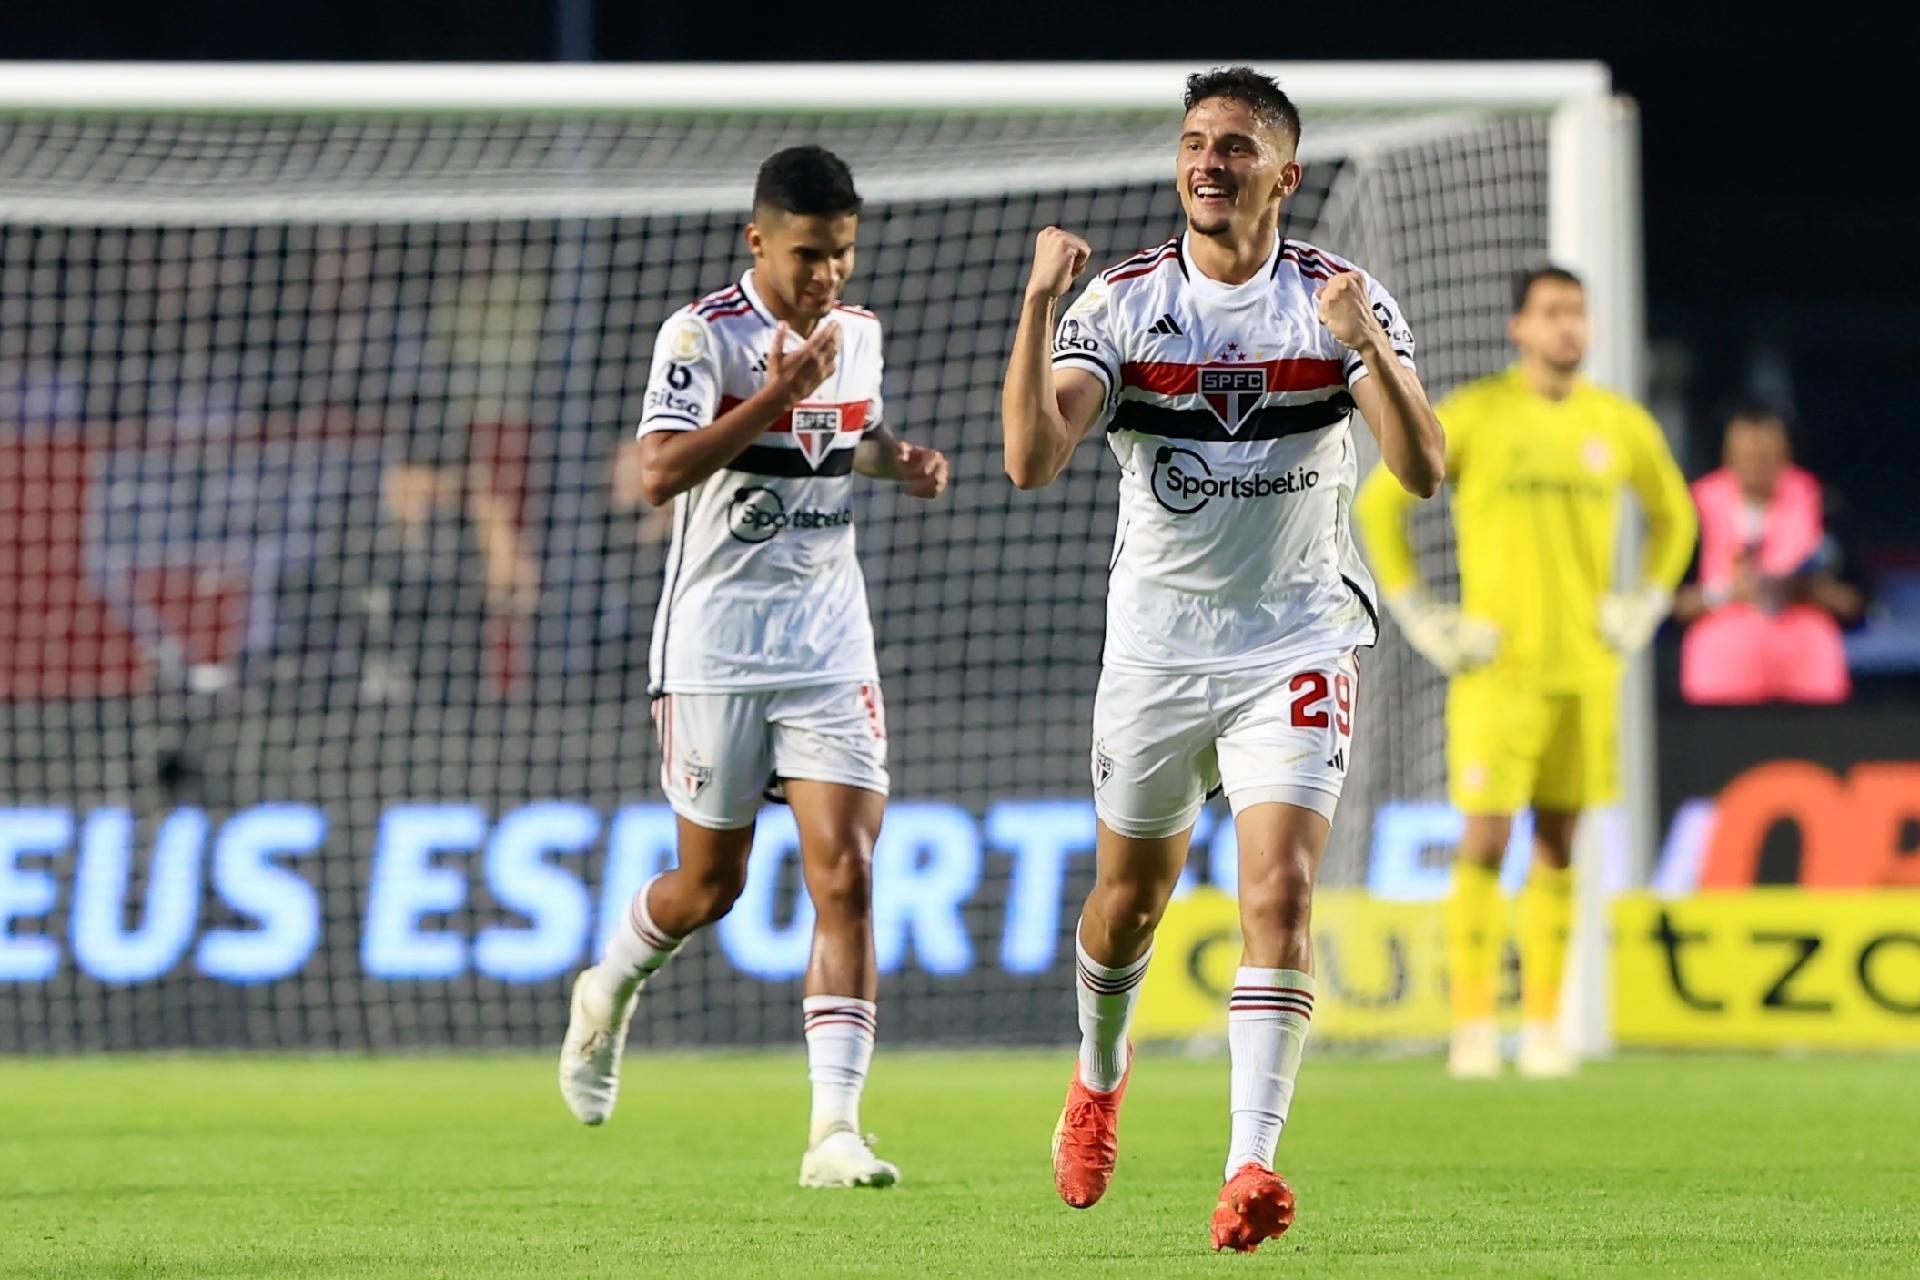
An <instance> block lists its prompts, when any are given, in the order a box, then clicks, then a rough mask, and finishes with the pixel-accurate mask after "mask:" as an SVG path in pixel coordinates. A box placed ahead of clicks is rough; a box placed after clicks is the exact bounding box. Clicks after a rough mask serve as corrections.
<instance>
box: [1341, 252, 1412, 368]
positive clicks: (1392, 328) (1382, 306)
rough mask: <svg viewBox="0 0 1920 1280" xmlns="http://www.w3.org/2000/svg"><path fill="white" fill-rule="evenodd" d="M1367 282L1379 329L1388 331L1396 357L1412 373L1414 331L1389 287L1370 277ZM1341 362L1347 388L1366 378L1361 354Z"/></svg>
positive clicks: (1364, 364)
mask: <svg viewBox="0 0 1920 1280" xmlns="http://www.w3.org/2000/svg"><path fill="white" fill-rule="evenodd" d="M1362 274H1364V273H1362ZM1366 280H1367V302H1368V304H1369V305H1371V306H1372V308H1373V315H1374V318H1375V319H1376V320H1378V321H1379V322H1380V327H1381V328H1382V329H1385V330H1386V331H1387V341H1388V342H1390V343H1391V344H1392V345H1393V354H1394V356H1395V357H1396V358H1397V359H1398V360H1399V361H1400V363H1401V364H1403V365H1405V366H1406V367H1407V368H1409V369H1412V368H1413V367H1414V363H1413V329H1412V327H1411V326H1410V325H1408V324H1407V318H1406V316H1404V315H1403V314H1401V311H1400V304H1399V303H1398V302H1395V301H1394V300H1393V295H1392V294H1390V293H1388V292H1387V289H1386V286H1385V285H1383V284H1381V283H1380V282H1379V281H1378V280H1375V279H1374V278H1373V277H1372V276H1367V277H1366ZM1342 359H1343V361H1344V370H1345V373H1346V377H1347V385H1348V386H1352V385H1353V384H1354V383H1356V382H1358V381H1360V379H1362V378H1364V377H1366V376H1367V373H1368V370H1367V363H1366V361H1364V360H1362V359H1361V358H1360V353H1359V352H1357V351H1348V352H1346V353H1345V354H1344V356H1343V357H1342Z"/></svg>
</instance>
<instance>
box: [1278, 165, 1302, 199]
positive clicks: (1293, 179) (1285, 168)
mask: <svg viewBox="0 0 1920 1280" xmlns="http://www.w3.org/2000/svg"><path fill="white" fill-rule="evenodd" d="M1305 176H1306V171H1305V170H1304V169H1302V168H1301V167H1300V162H1299V161H1298V160H1289V161H1287V162H1286V163H1285V164H1283V165H1281V166H1280V181H1279V183H1278V184H1277V185H1276V186H1275V187H1274V189H1273V194H1274V195H1276V196H1278V197H1279V198H1280V199H1282V200H1285V199H1288V198H1289V197H1291V196H1292V195H1293V193H1294V192H1296V191H1298V190H1299V189H1300V181H1301V179H1302V178H1303V177H1305Z"/></svg>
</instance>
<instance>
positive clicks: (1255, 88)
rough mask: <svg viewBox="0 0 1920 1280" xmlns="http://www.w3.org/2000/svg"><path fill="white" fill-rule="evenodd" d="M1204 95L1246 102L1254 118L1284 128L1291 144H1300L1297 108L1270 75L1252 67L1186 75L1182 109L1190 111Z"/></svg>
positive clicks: (1226, 68)
mask: <svg viewBox="0 0 1920 1280" xmlns="http://www.w3.org/2000/svg"><path fill="white" fill-rule="evenodd" d="M1208 98H1232V99H1233V100H1234V101H1236V102H1244V103H1246V104H1247V106H1248V107H1250V108H1252V110H1253V118H1254V119H1255V120H1258V121H1259V122H1260V123H1261V124H1263V125H1266V126H1267V127H1268V128H1273V129H1284V130H1285V131H1286V133H1287V136H1288V137H1289V138H1291V139H1293V144H1294V145H1295V146H1296V147H1297V146H1299V145H1300V108H1298V107H1296V106H1294V105H1293V99H1292V98H1289V97H1288V96H1287V95H1286V92H1285V91H1284V90H1282V89H1281V88H1280V84H1279V82H1278V81H1276V80H1275V79H1274V78H1273V77H1272V76H1263V75H1261V74H1260V73H1259V72H1258V71H1255V70H1254V69H1253V68H1252V67H1215V68H1214V69H1213V70H1211V71H1196V72H1194V73H1193V74H1192V75H1190V76H1188V77H1187V97H1186V104H1187V105H1186V109H1187V110H1188V111H1191V110H1193V109H1194V108H1195V107H1197V106H1199V105H1200V104H1201V103H1203V102H1205V101H1206V100H1207V99H1208Z"/></svg>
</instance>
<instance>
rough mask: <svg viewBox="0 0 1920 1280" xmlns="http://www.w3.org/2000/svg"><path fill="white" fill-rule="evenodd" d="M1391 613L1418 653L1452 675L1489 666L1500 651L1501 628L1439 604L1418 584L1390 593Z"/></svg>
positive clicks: (1388, 603)
mask: <svg viewBox="0 0 1920 1280" xmlns="http://www.w3.org/2000/svg"><path fill="white" fill-rule="evenodd" d="M1387 612H1389V613H1391V614H1392V615H1393V620H1394V621H1395V622H1397V623H1399V624H1400V630H1401V631H1402V632H1403V633H1405V635H1406V637H1407V643H1408V644H1410V645H1412V646H1413V648H1414V652H1416V653H1418V654H1419V655H1420V656H1421V657H1423V658H1425V659H1426V660H1427V661H1428V662H1431V663H1432V664H1433V665H1434V666H1436V667H1438V668H1440V670H1441V671H1442V672H1444V673H1446V674H1447V675H1449V676H1457V675H1459V674H1461V673H1462V672H1464V671H1471V670H1472V669H1473V668H1475V667H1482V666H1485V665H1486V664H1487V663H1489V662H1492V661H1493V658H1494V655H1495V654H1496V653H1498V652H1499V651H1500V629H1499V628H1498V627H1496V626H1494V625H1493V624H1492V623H1490V622H1482V621H1481V620H1479V619H1478V618H1469V617H1467V616H1466V615H1464V614H1462V613H1461V612H1460V611H1459V610H1458V609H1456V608H1454V607H1453V606H1452V605H1446V604H1436V603H1434V602H1433V601H1432V600H1430V599H1428V598H1427V593H1426V592H1424V591H1422V590H1421V589H1420V588H1418V587H1411V588H1408V589H1407V590H1405V591H1401V592H1397V593H1395V594H1394V595H1391V596H1388V597H1387Z"/></svg>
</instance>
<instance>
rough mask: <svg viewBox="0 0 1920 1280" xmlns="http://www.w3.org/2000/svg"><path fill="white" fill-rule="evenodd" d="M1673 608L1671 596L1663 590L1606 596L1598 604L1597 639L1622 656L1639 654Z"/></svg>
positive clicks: (1628, 592) (1660, 588)
mask: <svg viewBox="0 0 1920 1280" xmlns="http://www.w3.org/2000/svg"><path fill="white" fill-rule="evenodd" d="M1672 608H1673V593H1672V592H1671V591H1668V590H1667V589H1666V588H1665V587H1641V588H1640V589H1639V590H1637V591H1622V592H1618V593H1616V594H1614V595H1610V596H1606V597H1604V598H1603V599H1602V600H1601V601H1600V638H1601V639H1602V640H1605V641H1606V642H1607V647H1608V648H1610V649H1612V650H1613V651H1614V652H1615V653H1617V654H1620V655H1622V656H1623V657H1625V656H1630V655H1632V654H1635V653H1638V652H1640V650H1642V649H1644V648H1646V647H1647V642H1648V641H1649V640H1652V639H1653V633H1654V632H1656V631H1658V630H1659V629H1660V623H1661V622H1662V620H1664V619H1665V618H1666V616H1667V612H1668V610H1670V609H1672Z"/></svg>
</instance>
